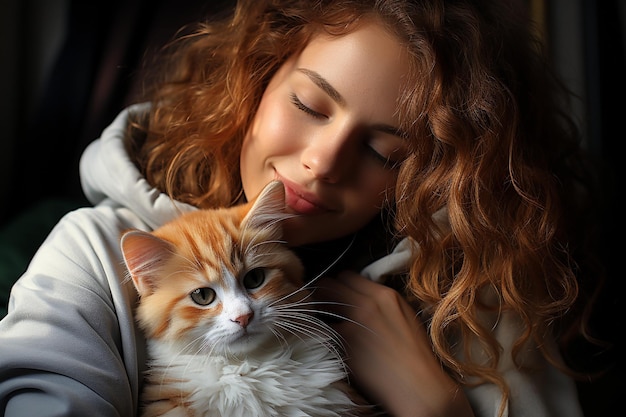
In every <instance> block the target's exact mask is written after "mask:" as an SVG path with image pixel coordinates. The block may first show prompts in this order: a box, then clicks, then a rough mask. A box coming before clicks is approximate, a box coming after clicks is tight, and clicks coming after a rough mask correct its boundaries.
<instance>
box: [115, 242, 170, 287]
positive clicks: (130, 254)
mask: <svg viewBox="0 0 626 417" xmlns="http://www.w3.org/2000/svg"><path fill="white" fill-rule="evenodd" d="M120 246H121V248H122V255H123V256H124V263H125V264H126V267H127V268H128V272H130V276H131V278H132V280H133V284H135V288H137V291H138V292H139V295H141V296H144V295H148V294H151V293H152V292H153V291H154V289H155V287H156V284H157V282H156V280H157V278H158V277H159V276H160V274H159V271H160V270H161V268H162V266H163V265H164V264H165V262H166V261H167V260H168V259H169V258H170V257H171V256H172V254H173V253H174V247H173V245H172V244H171V243H169V242H167V241H165V240H163V239H160V238H158V237H156V236H154V235H152V234H150V233H148V232H142V231H140V230H131V231H128V232H125V233H124V234H123V235H122V238H121V240H120Z"/></svg>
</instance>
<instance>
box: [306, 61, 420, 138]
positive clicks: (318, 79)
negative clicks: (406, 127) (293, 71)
mask: <svg viewBox="0 0 626 417" xmlns="http://www.w3.org/2000/svg"><path fill="white" fill-rule="evenodd" d="M298 71H300V72H301V73H303V74H304V75H306V76H307V77H309V79H310V80H311V81H312V82H313V83H314V84H315V85H316V86H318V87H319V88H320V89H321V90H322V91H324V92H325V93H326V94H328V96H329V97H330V98H331V99H332V100H333V101H334V102H336V103H337V104H339V105H340V106H341V107H344V106H345V105H346V100H345V99H344V98H343V97H342V96H341V94H339V91H337V89H335V87H333V86H332V85H330V83H329V82H328V81H326V79H325V78H324V77H322V76H321V75H320V74H319V73H317V72H315V71H312V70H310V69H306V68H298ZM372 129H373V130H377V131H379V132H382V133H387V134H390V135H394V136H398V137H400V138H402V139H406V138H407V137H408V135H407V133H406V132H404V131H402V130H400V129H399V128H397V127H393V126H391V125H387V124H382V123H380V124H376V125H374V126H372Z"/></svg>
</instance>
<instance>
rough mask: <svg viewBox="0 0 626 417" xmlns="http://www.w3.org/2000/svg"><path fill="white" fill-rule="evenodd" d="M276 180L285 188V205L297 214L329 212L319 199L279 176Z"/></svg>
mask: <svg viewBox="0 0 626 417" xmlns="http://www.w3.org/2000/svg"><path fill="white" fill-rule="evenodd" d="M276 179H277V180H279V181H281V182H282V183H283V185H284V186H285V204H286V205H287V207H289V208H290V209H291V210H293V211H294V212H295V213H297V214H305V215H309V216H310V215H314V214H320V213H324V212H327V211H331V210H330V209H329V208H328V207H327V206H325V205H324V203H322V201H321V200H320V198H319V197H317V196H316V195H315V194H313V193H311V192H309V191H307V190H305V189H304V188H303V187H301V186H300V185H298V184H297V183H294V182H292V181H289V180H287V179H285V178H283V177H281V176H280V175H278V174H277V175H276Z"/></svg>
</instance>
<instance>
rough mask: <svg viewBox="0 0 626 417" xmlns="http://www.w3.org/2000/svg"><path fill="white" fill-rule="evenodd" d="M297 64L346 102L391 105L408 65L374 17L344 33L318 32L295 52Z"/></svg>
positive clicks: (393, 39) (395, 42)
mask: <svg viewBox="0 0 626 417" xmlns="http://www.w3.org/2000/svg"><path fill="white" fill-rule="evenodd" d="M296 66H297V67H299V68H306V69H309V70H313V71H316V72H318V73H319V74H321V75H322V76H323V77H324V78H325V79H326V81H328V82H329V83H330V84H331V85H332V86H333V87H334V88H336V89H337V90H338V91H339V93H340V94H341V95H342V96H343V97H344V98H346V101H347V102H348V103H350V102H352V103H353V104H356V103H359V102H362V101H363V100H365V103H369V104H374V105H376V104H377V105H378V106H380V105H385V106H393V107H394V108H395V105H396V103H397V101H398V96H399V93H400V88H401V86H402V83H403V81H404V80H405V78H406V77H407V74H408V68H409V66H408V55H407V52H406V50H405V48H403V46H402V45H401V43H400V42H399V41H398V39H397V38H396V37H395V36H394V35H392V34H391V33H390V32H389V31H387V30H386V29H385V28H384V27H383V26H382V25H381V24H378V23H376V22H373V21H368V22H367V23H364V24H362V25H360V26H358V27H357V28H356V29H355V30H354V31H352V32H350V33H348V34H346V35H341V36H330V35H328V34H326V33H322V32H320V33H318V34H317V35H315V36H314V37H313V38H312V39H311V41H310V42H309V44H308V45H307V46H306V47H305V48H304V49H303V51H302V52H301V54H300V55H299V56H298V58H297V63H296ZM370 102H371V103H370Z"/></svg>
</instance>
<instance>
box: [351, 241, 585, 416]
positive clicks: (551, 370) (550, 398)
mask: <svg viewBox="0 0 626 417" xmlns="http://www.w3.org/2000/svg"><path fill="white" fill-rule="evenodd" d="M416 250H419V248H418V247H417V246H416V245H415V244H412V242H409V240H408V239H404V240H403V241H401V242H400V243H399V244H398V246H397V247H396V248H395V249H394V250H393V252H392V253H390V254H389V255H387V256H385V257H383V258H381V259H379V260H377V261H375V262H373V263H372V264H370V265H368V266H367V267H365V268H364V269H363V270H362V271H361V274H362V275H364V276H366V277H367V278H369V279H371V280H373V281H376V282H385V280H386V279H387V278H388V277H389V276H392V275H394V274H401V273H405V272H406V271H408V262H409V260H410V259H411V256H412V253H413V251H416ZM484 295H485V296H489V295H487V294H484ZM482 320H483V321H484V323H485V326H486V327H487V328H491V329H493V332H494V335H495V337H496V339H497V340H498V341H499V342H500V344H501V345H502V352H501V356H500V362H499V363H498V370H499V371H500V372H501V373H502V375H503V377H504V379H505V381H506V382H507V384H508V385H509V387H510V390H511V395H510V398H509V401H508V403H507V404H506V411H505V414H504V416H505V417H557V416H559V417H582V416H583V413H582V409H581V407H580V402H579V400H578V392H577V390H576V384H575V383H574V381H573V379H572V378H570V377H569V376H567V375H566V374H565V373H563V372H561V371H560V370H558V369H557V368H556V367H554V366H553V365H552V364H550V363H548V362H547V361H546V360H545V359H544V358H543V356H541V355H540V354H539V351H538V349H537V348H536V347H533V346H529V347H527V348H526V350H525V351H524V353H523V355H522V358H521V359H522V360H523V364H522V365H524V368H523V369H520V368H519V367H518V366H516V365H515V364H514V363H513V361H512V359H511V357H512V356H511V352H512V351H513V344H514V342H515V339H516V336H517V335H518V334H520V332H521V329H520V327H519V323H518V320H516V318H515V317H514V316H512V315H511V314H508V313H502V314H500V315H497V316H492V315H485V316H484V317H482ZM545 343H546V345H549V346H551V348H552V349H553V350H554V351H556V347H555V346H554V342H553V341H551V340H546V341H545ZM453 344H456V345H459V344H458V343H453ZM473 348H474V351H473V352H472V355H473V356H474V357H476V358H478V357H480V356H481V348H480V346H479V345H478V343H476V345H475V346H474V347H473ZM457 356H459V358H460V359H461V360H462V358H461V354H459V355H457ZM557 356H558V354H557ZM485 360H486V358H485ZM464 391H465V394H466V395H467V397H468V400H469V401H470V404H471V405H472V410H473V411H474V414H475V415H476V417H497V416H498V411H499V407H500V402H501V399H502V396H501V393H500V391H499V389H498V387H497V386H495V385H493V384H481V385H478V386H469V385H468V386H467V387H465V389H464Z"/></svg>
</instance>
